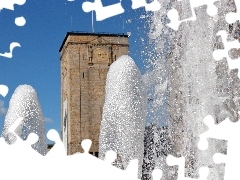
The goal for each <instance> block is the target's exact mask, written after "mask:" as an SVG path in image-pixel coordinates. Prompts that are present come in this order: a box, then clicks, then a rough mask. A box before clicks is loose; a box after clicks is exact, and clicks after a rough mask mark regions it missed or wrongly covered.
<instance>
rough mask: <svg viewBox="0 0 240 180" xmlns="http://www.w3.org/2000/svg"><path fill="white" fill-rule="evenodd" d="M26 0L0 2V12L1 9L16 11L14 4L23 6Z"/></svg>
mask: <svg viewBox="0 0 240 180" xmlns="http://www.w3.org/2000/svg"><path fill="white" fill-rule="evenodd" d="M25 2H26V0H8V1H0V10H1V9H4V8H5V9H9V10H14V4H17V5H23V4H25Z"/></svg>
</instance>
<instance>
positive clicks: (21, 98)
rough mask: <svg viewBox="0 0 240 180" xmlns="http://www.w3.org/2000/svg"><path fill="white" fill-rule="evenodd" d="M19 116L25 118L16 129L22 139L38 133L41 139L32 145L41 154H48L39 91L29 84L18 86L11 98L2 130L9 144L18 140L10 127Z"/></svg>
mask: <svg viewBox="0 0 240 180" xmlns="http://www.w3.org/2000/svg"><path fill="white" fill-rule="evenodd" d="M19 117H23V118H24V119H23V121H22V123H21V124H20V125H19V126H18V127H17V129H16V130H15V133H16V134H17V135H18V136H20V137H21V138H22V139H26V138H27V136H28V135H29V134H30V133H36V134H37V135H38V137H39V139H38V142H37V143H35V144H33V145H32V148H33V149H35V150H36V151H38V152H39V153H40V154H42V155H46V153H47V144H46V141H45V127H44V118H43V114H42V110H41V107H40V103H39V102H38V98H37V93H36V91H35V89H34V88H33V87H31V86H29V85H20V86H18V87H17V88H16V90H15V91H14V93H13V95H12V97H11V99H10V102H9V108H8V111H7V114H6V117H5V121H4V127H3V132H2V137H3V138H4V139H5V141H6V142H7V143H8V144H12V143H14V142H15V141H16V137H15V136H14V134H12V133H10V132H9V131H8V129H9V127H10V126H11V125H12V124H13V123H14V122H15V121H16V120H17V119H18V118H19Z"/></svg>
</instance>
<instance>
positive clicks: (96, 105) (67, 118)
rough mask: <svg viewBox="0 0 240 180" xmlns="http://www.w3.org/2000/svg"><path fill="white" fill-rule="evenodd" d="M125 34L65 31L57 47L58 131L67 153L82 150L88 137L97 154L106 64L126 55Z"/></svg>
mask: <svg viewBox="0 0 240 180" xmlns="http://www.w3.org/2000/svg"><path fill="white" fill-rule="evenodd" d="M128 47H129V44H128V35H125V34H105V33H102V34H99V33H82V32H68V33H67V34H66V37H65V39H64V41H63V43H62V46H61V48H60V50H59V51H60V53H61V57H60V61H61V131H62V140H63V143H64V145H65V148H66V150H67V154H68V155H70V154H74V153H76V152H82V149H81V145H80V143H81V141H82V140H84V139H91V140H92V146H91V149H90V152H91V153H93V154H94V155H95V156H98V152H99V151H98V149H99V148H98V147H99V133H100V125H101V119H102V108H103V104H104V96H105V84H106V77H107V72H108V69H109V66H110V65H111V64H112V62H114V61H115V60H116V59H117V58H118V57H120V56H121V55H128Z"/></svg>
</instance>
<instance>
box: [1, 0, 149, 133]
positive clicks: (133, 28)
mask: <svg viewBox="0 0 240 180" xmlns="http://www.w3.org/2000/svg"><path fill="white" fill-rule="evenodd" d="M83 2H84V1H83V0H75V1H73V2H69V1H67V0H48V1H41V0H40V1H39V0H26V3H25V4H24V5H22V6H19V5H15V6H14V8H15V9H14V11H11V10H7V9H3V10H1V11H0V24H1V30H0V37H1V39H0V53H4V52H9V45H10V43H11V42H18V43H20V44H21V47H16V48H15V49H14V51H13V58H11V59H8V58H5V57H1V56H0V63H1V66H0V77H1V81H0V84H4V85H7V86H8V87H9V93H8V95H7V96H6V97H2V96H1V97H0V105H3V102H4V105H3V106H1V107H0V114H1V110H3V111H4V108H5V109H7V108H8V102H9V100H10V98H11V96H12V94H13V92H14V90H15V89H16V88H17V86H19V85H21V84H29V85H31V86H33V88H35V90H36V91H37V93H38V99H39V101H40V104H41V107H42V111H43V115H44V117H46V119H47V122H46V131H47V130H49V129H51V128H54V129H56V130H57V131H58V132H60V108H61V107H60V101H61V100H60V61H59V57H60V53H59V48H60V46H61V43H62V41H63V39H64V37H65V34H66V33H67V32H68V31H86V32H92V23H91V22H92V14H91V13H85V12H84V11H83V10H82V3H83ZM118 2H119V1H118V0H102V3H103V5H104V6H106V5H110V4H113V3H118ZM122 6H123V8H124V9H125V12H124V13H123V14H121V15H118V16H115V17H111V18H108V19H106V20H104V21H100V22H96V20H95V13H94V30H95V32H110V33H127V32H131V36H130V38H129V43H130V56H131V57H132V58H133V59H134V60H135V62H136V64H137V66H138V67H139V69H140V71H141V73H142V74H144V72H145V68H144V63H143V61H144V57H143V56H141V51H143V50H144V48H145V47H146V46H147V35H146V33H147V32H148V31H147V28H146V26H147V25H148V23H147V22H146V20H145V19H144V18H141V17H142V15H145V13H146V12H145V10H144V8H139V9H136V10H133V9H132V8H131V1H130V0H122ZM19 16H23V17H24V18H25V19H26V24H25V26H23V27H19V26H16V25H15V23H14V20H15V18H16V17H19ZM143 39H144V41H143ZM0 120H1V121H0V130H2V128H3V123H4V115H3V114H1V116H0Z"/></svg>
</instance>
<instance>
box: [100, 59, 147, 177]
mask: <svg viewBox="0 0 240 180" xmlns="http://www.w3.org/2000/svg"><path fill="white" fill-rule="evenodd" d="M146 103H147V97H146V90H145V86H144V82H143V80H142V76H141V74H140V71H139V69H138V68H137V66H136V64H135V63H134V61H133V60H132V59H131V58H130V57H129V56H127V55H124V56H121V57H120V58H118V59H117V60H116V61H115V62H114V63H113V64H112V65H111V66H110V69H109V71H108V74H107V81H106V94H105V103H104V107H103V115H102V122H101V128H100V137H99V157H100V158H101V159H104V156H105V153H106V152H107V151H108V150H113V151H115V152H116V153H117V157H118V158H117V160H116V161H115V164H116V166H118V167H120V168H122V169H125V168H126V167H127V165H128V163H129V161H130V160H132V159H138V172H139V173H138V176H139V178H140V177H141V171H142V159H143V151H144V145H143V141H144V129H145V118H146Z"/></svg>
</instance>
